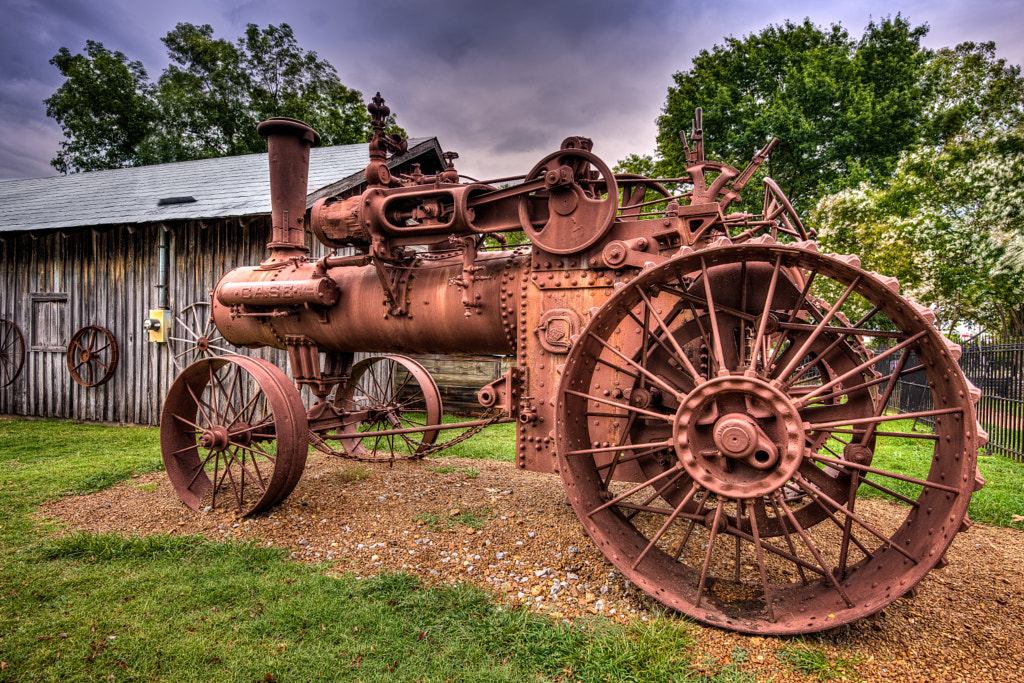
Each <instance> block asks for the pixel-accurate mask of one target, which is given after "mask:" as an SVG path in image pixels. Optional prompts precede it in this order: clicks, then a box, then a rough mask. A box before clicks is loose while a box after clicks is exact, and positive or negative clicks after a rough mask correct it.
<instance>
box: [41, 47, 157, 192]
mask: <svg viewBox="0 0 1024 683" xmlns="http://www.w3.org/2000/svg"><path fill="white" fill-rule="evenodd" d="M50 64H52V65H54V66H55V67H57V69H59V70H60V73H61V75H62V76H64V78H66V79H67V80H66V81H65V82H64V84H63V85H61V86H60V87H59V88H57V91H56V92H55V93H54V94H53V95H51V96H50V97H48V98H47V99H46V100H44V103H45V104H46V115H47V116H49V117H51V118H52V119H54V120H55V121H57V123H58V124H60V127H61V131H62V132H63V133H64V140H62V141H61V143H60V149H59V150H58V152H57V156H56V157H54V158H53V159H52V160H51V161H50V165H52V166H53V167H54V168H56V169H57V170H58V171H60V172H61V173H68V172H75V171H88V170H95V169H104V168H119V167H122V166H135V165H138V164H141V163H147V162H146V160H145V159H144V158H141V157H140V154H139V148H140V146H141V145H142V143H143V141H144V140H145V139H146V138H147V137H148V136H149V135H150V134H151V133H152V129H153V127H154V125H155V124H156V122H157V119H158V106H157V103H156V101H155V100H154V93H153V88H152V85H151V84H150V82H149V77H148V75H147V74H146V69H145V68H144V67H143V66H142V64H141V63H140V62H134V61H130V60H129V59H128V58H127V57H126V56H125V55H124V54H123V53H121V52H111V51H110V50H108V49H106V48H105V47H103V44H102V43H97V42H95V41H92V40H88V41H86V43H85V54H76V55H73V54H71V52H70V51H69V50H68V49H67V48H64V47H62V48H61V49H60V51H59V52H57V54H56V55H55V56H54V57H53V59H51V60H50Z"/></svg>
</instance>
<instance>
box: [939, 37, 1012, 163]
mask: <svg viewBox="0 0 1024 683" xmlns="http://www.w3.org/2000/svg"><path fill="white" fill-rule="evenodd" d="M995 53H996V44H995V43H993V42H988V43H961V44H960V45H957V46H956V47H955V48H948V47H944V48H942V49H940V50H938V51H936V52H935V54H934V56H933V57H932V59H931V60H929V62H928V64H927V66H926V69H925V79H926V80H927V81H928V82H929V84H930V88H931V91H932V99H931V102H930V104H929V106H928V111H927V115H928V119H929V122H930V133H931V135H930V140H931V141H932V142H934V143H940V142H944V141H947V140H950V139H953V138H955V137H956V136H958V135H961V134H963V133H969V132H970V131H976V130H980V129H983V128H992V129H997V130H1002V131H1006V130H1009V129H1011V128H1020V127H1022V126H1024V79H1022V78H1021V69H1020V67H1019V66H1014V65H1007V63H1006V60H1005V59H997V58H996V54H995Z"/></svg>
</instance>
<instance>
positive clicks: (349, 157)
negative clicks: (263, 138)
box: [0, 138, 441, 232]
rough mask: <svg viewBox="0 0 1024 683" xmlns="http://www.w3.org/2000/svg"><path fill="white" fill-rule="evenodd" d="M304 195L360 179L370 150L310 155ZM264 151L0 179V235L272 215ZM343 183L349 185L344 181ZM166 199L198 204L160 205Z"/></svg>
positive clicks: (322, 150)
mask: <svg viewBox="0 0 1024 683" xmlns="http://www.w3.org/2000/svg"><path fill="white" fill-rule="evenodd" d="M431 152H433V153H434V154H436V155H437V158H438V160H440V157H441V149H440V147H439V146H438V144H437V140H436V139H435V138H415V139H412V140H410V141H409V152H408V153H406V154H405V155H403V156H402V157H396V158H395V159H393V160H389V162H388V165H389V166H391V165H397V164H400V163H402V162H404V161H406V160H408V159H409V158H410V157H415V156H419V155H422V154H425V153H426V154H429V153H431ZM309 157H310V158H309V184H308V193H309V194H312V193H314V192H315V191H317V190H319V189H321V188H324V187H326V186H328V185H332V184H337V183H339V181H343V180H345V179H349V178H351V180H352V182H351V185H356V184H358V183H359V182H361V181H362V174H363V170H364V169H365V167H366V164H367V162H368V161H369V157H368V154H367V145H366V144H359V145H338V146H334V147H319V148H315V149H312V150H310V155H309ZM268 166H269V164H268V161H267V155H266V154H246V155H243V156H235V157H221V158H217V159H200V160H198V161H182V162H179V163H173V164H159V165H156V166H139V167H136V168H120V169H113V170H110V171H92V172H90V173H74V174H70V175H65V176H55V177H51V178H31V179H27V180H2V181H0V232H9V231H14V230H52V229H60V228H73V227H83V226H94V225H124V224H135V223H151V222H159V221H169V220H194V219H203V218H224V217H228V216H249V215H254V214H265V213H270V177H269V173H268ZM346 184H347V183H346ZM170 197H194V198H195V200H196V201H194V202H187V203H172V204H166V205H163V206H160V205H158V204H157V202H158V201H159V200H161V199H167V198H170Z"/></svg>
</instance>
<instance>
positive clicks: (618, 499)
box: [588, 465, 682, 517]
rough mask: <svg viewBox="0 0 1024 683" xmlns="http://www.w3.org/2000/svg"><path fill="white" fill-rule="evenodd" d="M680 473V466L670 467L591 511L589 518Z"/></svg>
mask: <svg viewBox="0 0 1024 683" xmlns="http://www.w3.org/2000/svg"><path fill="white" fill-rule="evenodd" d="M680 471H682V468H681V467H679V466H678V465H677V466H675V467H670V468H669V469H667V470H665V471H664V472H662V473H661V474H659V475H657V476H656V477H652V478H651V479H648V480H647V481H645V482H643V483H642V484H638V485H637V486H634V487H633V488H631V489H629V490H628V491H626V492H625V493H623V494H620V495H618V496H616V497H615V498H612V499H611V500H609V501H608V502H607V503H605V504H604V505H601V506H600V507H597V508H595V509H593V510H591V511H590V512H589V513H588V514H589V516H591V517H592V516H594V515H596V514H597V513H598V512H601V511H602V510H605V509H607V508H609V507H611V506H613V505H618V504H619V503H621V502H622V501H624V500H625V499H626V498H629V497H630V496H632V495H633V494H634V493H636V492H637V491H639V490H641V489H643V488H646V487H648V486H650V485H651V484H653V483H654V482H656V481H660V480H661V479H662V478H664V477H667V476H668V475H670V474H676V473H677V472H680Z"/></svg>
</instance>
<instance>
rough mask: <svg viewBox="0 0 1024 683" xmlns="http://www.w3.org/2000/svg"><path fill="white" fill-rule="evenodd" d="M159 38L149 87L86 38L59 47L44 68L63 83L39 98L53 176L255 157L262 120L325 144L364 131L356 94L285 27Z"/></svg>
mask: <svg viewBox="0 0 1024 683" xmlns="http://www.w3.org/2000/svg"><path fill="white" fill-rule="evenodd" d="M162 41H163V43H164V45H165V46H166V47H167V52H168V55H169V57H170V64H169V65H168V67H167V68H166V69H165V70H164V72H163V73H162V74H161V75H160V78H159V79H158V80H157V83H156V84H155V85H154V84H153V83H151V82H150V81H149V80H148V76H147V74H146V71H145V69H144V68H143V66H142V64H141V63H139V62H131V61H129V60H128V58H127V57H125V55H123V54H122V53H120V52H115V53H111V52H109V51H108V50H106V49H105V48H104V47H103V46H102V45H101V44H99V43H94V42H92V41H88V42H87V44H86V55H72V54H71V53H70V51H69V50H68V49H67V48H61V50H60V52H58V54H57V56H55V57H54V58H53V60H52V62H51V63H53V64H54V65H56V66H57V67H58V68H59V69H60V70H61V74H62V75H63V76H64V77H65V78H66V79H67V80H66V81H65V82H64V84H63V85H62V86H61V87H60V88H59V89H58V90H57V92H56V93H55V94H54V95H53V96H52V97H51V98H49V99H48V100H46V103H47V115H49V116H52V117H54V118H55V119H57V121H58V123H60V124H61V126H62V128H63V130H64V133H65V137H66V138H67V139H66V140H65V141H63V142H62V143H61V151H60V152H59V153H58V156H57V158H56V159H54V161H53V162H52V163H53V165H54V166H55V167H56V168H57V170H59V171H61V172H62V173H67V172H69V171H87V170H94V169H101V168H116V167H119V166H136V165H141V164H152V163H164V162H169V161H185V160H188V159H202V158H207V157H215V156H225V155H235V154H248V153H252V152H262V151H265V150H266V143H265V142H264V141H263V140H262V139H261V138H260V137H259V135H258V134H257V133H256V125H257V124H258V123H259V122H260V121H262V120H264V119H267V118H270V117H272V116H290V117H292V118H298V119H302V120H304V121H306V122H307V123H309V124H310V125H311V126H313V127H314V128H315V129H316V130H317V131H318V132H319V133H320V135H321V137H322V139H323V143H324V144H328V145H339V144H350V143H356V142H365V141H367V140H369V138H370V136H371V135H372V129H371V127H370V118H369V115H368V113H367V111H366V107H365V105H364V103H363V100H362V95H360V93H359V92H358V91H356V90H352V89H350V88H347V87H345V86H344V85H343V84H342V83H341V81H340V79H339V78H338V74H337V72H336V71H335V69H334V67H333V66H331V64H330V63H329V62H327V61H325V60H323V59H321V58H320V57H318V56H317V54H316V53H315V52H307V51H305V50H303V49H302V48H301V47H300V46H299V45H298V42H297V41H296V40H295V35H294V33H293V32H292V29H291V27H290V26H288V24H281V25H280V26H273V25H271V26H268V27H267V28H265V29H261V28H260V27H259V26H256V25H255V24H249V25H248V26H247V28H246V31H245V33H244V35H243V36H242V37H240V38H239V39H238V41H237V42H231V41H228V40H225V39H222V38H216V37H215V36H214V33H213V28H212V27H211V26H210V25H208V24H204V25H202V26H196V25H194V24H188V23H181V24H178V25H177V26H176V27H175V28H174V29H173V30H172V31H169V32H168V33H167V35H166V36H165V37H164V38H163V39H162ZM389 122H390V124H391V126H390V128H389V130H390V131H391V132H400V133H404V131H402V130H401V129H400V128H398V127H397V125H396V124H395V123H394V120H393V117H392V119H390V120H389Z"/></svg>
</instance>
